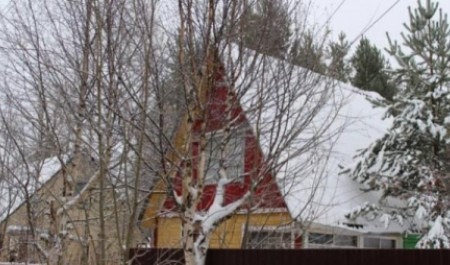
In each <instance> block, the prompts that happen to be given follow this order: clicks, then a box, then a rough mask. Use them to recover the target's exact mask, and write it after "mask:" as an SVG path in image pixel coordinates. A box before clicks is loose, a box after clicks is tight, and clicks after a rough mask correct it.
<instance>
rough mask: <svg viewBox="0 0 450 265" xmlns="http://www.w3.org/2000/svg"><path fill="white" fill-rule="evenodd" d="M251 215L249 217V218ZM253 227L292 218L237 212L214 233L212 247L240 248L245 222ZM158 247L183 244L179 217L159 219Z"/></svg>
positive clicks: (278, 214)
mask: <svg viewBox="0 0 450 265" xmlns="http://www.w3.org/2000/svg"><path fill="white" fill-rule="evenodd" d="M248 217H249V218H248ZM247 221H248V224H249V226H253V227H274V226H283V225H289V224H291V222H292V218H291V217H290V215H289V213H287V212H282V213H270V214H269V213H264V214H251V215H250V216H248V215H246V214H235V215H233V216H232V217H231V218H230V219H228V220H227V221H225V222H224V223H222V224H221V225H220V226H219V227H218V228H217V229H216V230H215V231H214V234H213V235H212V238H211V241H210V247H211V248H240V247H241V244H242V234H243V231H244V227H245V224H246V223H247ZM157 225H158V230H157V231H158V234H157V245H156V247H158V248H176V247H180V246H181V222H180V219H179V218H159V219H158V223H157Z"/></svg>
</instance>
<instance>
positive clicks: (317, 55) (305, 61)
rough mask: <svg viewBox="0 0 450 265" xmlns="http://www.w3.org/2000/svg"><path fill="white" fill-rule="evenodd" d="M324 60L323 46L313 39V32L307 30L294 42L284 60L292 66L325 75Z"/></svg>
mask: <svg viewBox="0 0 450 265" xmlns="http://www.w3.org/2000/svg"><path fill="white" fill-rule="evenodd" d="M324 58H325V52H324V47H323V45H322V44H320V43H318V42H317V41H316V39H314V32H313V31H311V30H308V31H306V32H304V33H303V34H301V35H300V36H298V37H297V38H296V39H295V40H294V42H293V44H292V47H291V49H290V51H289V55H288V58H286V59H287V60H288V61H289V62H291V63H292V64H294V65H298V66H301V67H303V68H306V69H309V70H312V71H313V72H316V73H320V74H325V73H326V64H325V62H324Z"/></svg>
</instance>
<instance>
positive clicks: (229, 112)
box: [147, 68, 287, 216]
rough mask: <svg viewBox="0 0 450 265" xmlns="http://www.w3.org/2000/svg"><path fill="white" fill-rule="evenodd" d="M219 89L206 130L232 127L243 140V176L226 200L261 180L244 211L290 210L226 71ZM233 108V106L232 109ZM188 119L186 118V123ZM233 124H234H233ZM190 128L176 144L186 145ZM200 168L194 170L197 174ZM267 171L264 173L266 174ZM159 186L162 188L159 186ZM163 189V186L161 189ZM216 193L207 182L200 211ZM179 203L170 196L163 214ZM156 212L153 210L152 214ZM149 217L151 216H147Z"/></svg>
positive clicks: (211, 97)
mask: <svg viewBox="0 0 450 265" xmlns="http://www.w3.org/2000/svg"><path fill="white" fill-rule="evenodd" d="M215 84H216V85H215V86H214V87H213V88H212V89H210V90H208V92H207V94H206V97H205V98H206V102H207V104H206V106H207V110H206V113H207V114H206V115H205V119H206V121H205V124H206V128H205V129H204V130H205V131H206V133H209V134H217V133H220V132H221V131H223V130H225V129H227V126H228V127H230V126H229V125H230V123H231V124H232V126H231V128H230V129H231V130H234V131H238V133H239V134H240V137H242V138H243V145H244V150H243V158H242V159H243V176H240V177H237V178H236V180H235V181H233V182H231V183H229V184H227V185H226V187H225V194H226V195H225V198H224V199H225V200H224V204H225V205H227V204H229V203H231V202H234V201H236V200H237V199H239V198H241V197H242V196H243V195H244V194H245V193H246V192H247V191H248V190H249V189H251V188H252V185H253V184H254V183H255V180H256V179H257V182H258V184H257V185H256V187H255V188H254V192H253V195H252V197H251V198H250V199H249V200H248V201H249V203H248V204H246V205H244V206H243V207H242V208H248V209H250V208H258V209H280V208H281V209H286V210H287V208H286V205H285V202H284V198H283V197H282V194H281V192H280V190H279V188H278V186H277V183H276V181H275V178H274V176H273V174H272V172H271V170H269V169H265V168H266V167H267V166H265V165H264V164H263V163H264V162H263V161H264V159H263V153H262V150H261V147H260V145H259V142H258V139H257V138H256V136H255V134H254V131H253V130H252V127H251V126H250V122H249V120H248V119H247V117H246V114H245V112H244V110H243V108H242V106H241V104H240V102H239V99H238V97H237V95H236V93H235V92H234V91H233V90H232V89H231V88H230V87H229V86H228V85H227V82H226V80H225V75H224V70H223V68H220V69H219V70H218V71H217V72H216V74H215ZM228 98H231V99H232V100H231V102H227V99H228ZM230 106H231V107H230ZM185 120H186V119H184V121H185ZM230 121H232V122H230ZM202 122H203V121H201V120H197V121H194V124H193V128H192V135H193V140H192V143H191V144H192V152H193V156H194V157H195V155H197V154H198V153H199V150H200V144H199V142H198V138H196V137H195V136H196V135H198V133H200V132H201V130H202V128H201V126H202ZM186 128H187V126H184V125H183V124H180V125H179V130H178V131H177V133H176V137H175V139H174V143H175V144H176V143H179V142H183V140H185V139H179V138H183V137H184V135H186V134H187V133H186V132H184V133H183V130H186ZM196 170H197V168H195V167H194V175H195V174H196V173H197V172H196ZM263 170H264V172H263ZM157 186H161V184H158V185H157ZM173 186H174V190H175V192H176V193H177V194H178V195H180V194H181V193H182V192H181V189H182V176H181V174H176V175H175V177H174V185H173ZM159 188H161V187H159ZM215 192H216V184H215V183H206V184H205V187H204V189H203V193H202V198H201V201H200V203H199V205H198V210H199V211H205V210H207V209H208V208H209V207H210V206H211V204H212V203H213V200H214V196H215ZM175 207H176V204H175V201H174V199H173V198H171V197H170V196H168V197H166V198H165V199H164V202H163V203H162V208H161V211H162V212H164V213H168V212H176V210H175ZM152 212H153V211H152ZM147 216H148V215H147Z"/></svg>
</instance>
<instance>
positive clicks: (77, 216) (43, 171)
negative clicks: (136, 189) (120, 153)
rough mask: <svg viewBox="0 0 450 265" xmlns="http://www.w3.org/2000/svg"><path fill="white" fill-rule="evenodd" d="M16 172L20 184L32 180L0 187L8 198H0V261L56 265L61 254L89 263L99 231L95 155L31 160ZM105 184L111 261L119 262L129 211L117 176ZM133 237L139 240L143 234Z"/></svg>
mask: <svg viewBox="0 0 450 265" xmlns="http://www.w3.org/2000/svg"><path fill="white" fill-rule="evenodd" d="M30 168H31V169H30ZM12 171H13V173H14V174H15V180H16V181H17V183H19V184H21V183H27V184H28V183H31V184H29V185H27V186H25V184H24V186H20V185H19V188H12V189H9V190H2V188H7V187H0V192H1V194H2V196H5V197H3V198H1V199H2V200H1V201H0V202H1V204H0V206H2V207H0V211H1V216H0V217H1V219H0V234H2V237H1V240H0V241H1V242H2V245H1V246H0V261H14V262H26V263H42V264H44V263H45V264H47V263H48V264H56V263H54V262H55V260H53V259H57V258H59V257H62V258H63V259H64V264H88V263H89V262H90V261H92V260H95V259H96V258H97V257H96V247H97V246H98V244H99V240H100V238H99V233H100V231H101V230H100V216H99V201H98V200H99V197H98V194H99V189H98V187H99V186H98V178H96V177H95V176H97V175H98V174H99V171H98V163H97V159H95V158H93V157H91V156H90V155H88V154H86V153H84V152H83V153H82V154H81V155H74V156H71V157H69V156H60V157H57V156H55V157H49V158H46V159H44V160H42V161H36V163H34V162H33V161H30V162H29V164H27V165H22V166H19V167H18V168H16V169H14V170H12ZM105 182H106V184H105V185H106V190H108V192H105V195H104V202H105V205H108V206H107V207H106V208H105V209H104V212H103V214H104V216H105V222H104V225H105V230H106V231H108V234H107V235H106V236H105V237H106V240H105V245H106V249H107V256H108V258H109V260H108V261H107V264H118V263H119V262H120V260H121V259H120V257H122V255H123V253H122V246H121V245H119V242H121V241H119V240H118V239H119V238H120V237H122V236H123V235H124V234H125V232H124V231H125V230H126V224H128V222H127V220H128V218H129V216H130V214H129V212H128V209H127V208H126V206H125V205H126V202H125V201H124V200H123V199H122V198H120V188H118V187H119V185H117V180H115V179H114V176H111V175H108V176H107V178H106V181H105ZM114 184H116V185H115V186H114ZM3 191H5V192H3ZM6 196H9V197H10V198H13V199H11V200H8V199H6ZM112 201H114V202H115V204H114V205H115V207H112V206H111V205H113V204H112ZM111 208H112V209H111ZM133 238H134V240H136V242H139V240H140V239H141V238H140V235H139V233H136V234H135V235H134V236H133ZM136 242H135V241H133V244H136Z"/></svg>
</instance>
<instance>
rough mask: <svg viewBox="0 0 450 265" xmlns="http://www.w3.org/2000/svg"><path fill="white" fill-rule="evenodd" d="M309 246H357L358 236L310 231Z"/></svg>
mask: <svg viewBox="0 0 450 265" xmlns="http://www.w3.org/2000/svg"><path fill="white" fill-rule="evenodd" d="M308 247H309V248H356V247H358V237H357V236H350V235H335V234H323V233H309V235H308Z"/></svg>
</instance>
